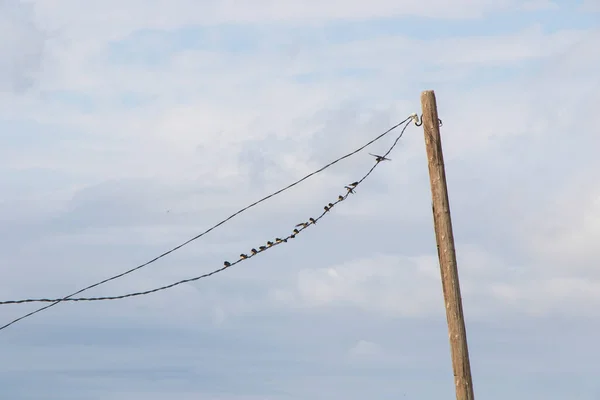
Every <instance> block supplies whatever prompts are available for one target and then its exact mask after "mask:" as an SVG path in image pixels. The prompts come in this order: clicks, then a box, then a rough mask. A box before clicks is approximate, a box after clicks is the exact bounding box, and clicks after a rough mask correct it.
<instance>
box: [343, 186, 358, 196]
mask: <svg viewBox="0 0 600 400" xmlns="http://www.w3.org/2000/svg"><path fill="white" fill-rule="evenodd" d="M344 187H345V188H346V189H347V190H348V193H352V194H354V193H356V191H355V190H354V188H351V187H350V186H344Z"/></svg>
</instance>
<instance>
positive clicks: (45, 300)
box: [0, 114, 416, 330]
mask: <svg viewBox="0 0 600 400" xmlns="http://www.w3.org/2000/svg"><path fill="white" fill-rule="evenodd" d="M411 120H412V121H416V120H415V115H414V114H413V115H410V116H409V117H407V118H406V119H404V120H403V121H402V122H400V123H398V124H396V125H394V126H392V127H391V128H389V129H388V130H386V131H385V132H383V133H382V134H380V135H379V136H377V137H376V138H374V139H372V140H371V141H369V142H368V143H366V144H365V145H363V146H361V147H359V148H358V149H356V150H354V151H352V152H350V153H348V154H346V155H344V156H342V157H340V158H338V159H336V160H334V161H332V162H330V163H329V164H327V165H325V166H324V167H322V168H320V169H318V170H316V171H314V172H312V173H310V174H308V175H306V176H304V177H303V178H301V179H299V180H297V181H295V182H294V183H292V184H290V185H288V186H286V187H284V188H283V189H280V190H278V191H276V192H274V193H272V194H270V195H268V196H265V197H263V198H262V199H260V200H258V201H256V202H254V203H252V204H250V205H248V206H246V207H244V208H242V209H241V210H239V211H237V212H236V213H234V214H232V215H230V216H229V217H227V218H226V219H224V220H222V221H221V222H219V223H218V224H216V225H214V226H213V227H211V228H209V229H207V230H206V231H204V232H203V233H201V234H199V235H196V236H194V237H193V238H191V239H189V240H187V241H186V242H184V243H182V244H180V245H178V246H176V247H174V248H172V249H171V250H169V251H166V252H164V253H162V254H161V255H159V256H157V257H155V258H153V259H152V260H150V261H148V262H146V263H144V264H141V265H139V266H137V267H135V268H132V269H130V270H128V271H125V272H123V273H121V274H118V275H115V276H112V277H110V278H107V279H104V280H102V281H100V282H98V283H95V284H93V285H90V286H87V287H85V288H83V289H81V290H78V291H76V292H74V293H72V294H70V295H68V296H66V297H63V298H61V299H52V300H50V299H26V300H17V301H5V302H0V304H16V303H26V302H51V304H49V305H47V306H44V307H41V308H39V309H37V310H34V311H32V312H30V313H28V314H25V315H23V316H21V317H19V318H17V319H15V320H13V321H11V322H9V323H7V324H5V325H3V326H2V327H0V330H3V329H6V328H8V327H9V326H11V325H13V324H14V323H16V322H19V321H21V320H23V319H25V318H28V317H30V316H32V315H34V314H37V313H38V312H41V311H44V310H46V309H48V308H50V307H53V306H55V305H57V304H58V303H60V302H63V301H94V300H116V299H121V298H127V297H133V296H141V295H145V294H150V293H154V292H158V291H161V290H165V289H169V288H172V287H174V286H177V285H181V284H183V283H187V282H192V281H196V280H199V279H202V278H206V277H209V276H211V275H214V274H216V273H219V272H221V271H223V270H225V269H227V268H229V267H230V266H232V265H235V264H237V263H239V262H241V261H243V260H244V259H247V258H250V257H249V256H248V257H246V258H240V259H239V260H238V261H236V262H234V263H228V262H226V264H225V266H224V267H222V268H219V269H217V270H215V271H212V272H210V273H208V274H204V275H201V276H199V277H195V278H191V279H185V280H183V281H179V282H175V283H173V284H170V285H167V286H163V287H160V288H156V289H152V290H149V291H146V292H137V293H130V294H127V295H123V296H114V297H110V298H109V297H104V298H80V299H72V297H73V296H76V295H78V294H79V293H82V292H84V291H86V290H89V289H92V288H94V287H97V286H100V285H102V284H104V283H107V282H109V281H112V280H115V279H118V278H120V277H123V276H125V275H127V274H130V273H132V272H134V271H136V270H138V269H141V268H143V267H145V266H147V265H149V264H151V263H153V262H155V261H157V260H159V259H160V258H162V257H164V256H166V255H168V254H170V253H172V252H174V251H176V250H178V249H180V248H182V247H183V246H185V245H187V244H189V243H191V242H192V241H194V240H197V239H199V238H200V237H202V236H204V235H206V234H207V233H209V232H210V231H212V230H213V229H215V228H217V227H219V226H220V225H223V224H224V223H225V222H227V221H229V220H230V219H232V218H234V217H235V216H237V215H239V214H241V213H242V212H244V211H246V210H248V209H249V208H251V207H254V206H256V205H257V204H259V203H262V202H263V201H266V200H268V199H269V198H271V197H273V196H276V195H278V194H280V193H282V192H284V191H286V190H288V189H290V188H292V187H293V186H296V185H298V184H299V183H301V182H303V181H304V180H306V179H308V178H310V177H311V176H313V175H315V174H318V173H320V172H322V171H324V170H325V169H327V168H329V167H331V166H332V165H334V164H336V163H338V162H340V161H342V160H344V159H346V158H348V157H351V156H352V155H354V154H356V153H358V152H359V151H361V150H363V149H364V148H366V147H367V146H369V145H371V144H373V143H374V142H376V141H377V140H379V139H381V138H383V137H384V136H385V135H387V134H388V133H390V132H391V131H393V130H394V129H396V128H398V127H399V126H401V125H403V124H404V127H403V128H402V131H401V133H400V135H399V136H398V137H397V138H396V140H395V141H394V143H393V144H392V146H391V147H390V149H389V150H388V151H387V152H386V153H385V156H387V155H388V154H389V153H390V152H391V151H392V150H393V148H394V147H395V146H396V144H397V143H398V141H399V140H400V138H401V137H402V135H403V134H404V131H405V130H406V128H407V127H408V125H409V122H410V121H411ZM385 156H384V157H385ZM379 162H380V160H377V161H376V163H375V165H373V167H372V168H371V169H370V170H369V171H368V172H367V174H365V176H363V177H362V178H361V179H360V180H359V181H357V182H354V183H352V184H351V187H348V186H347V187H346V188H347V189H348V193H346V195H345V196H340V198H342V200H344V199H345V198H346V197H347V196H348V195H349V194H351V193H353V188H354V187H356V186H358V185H359V184H360V183H361V182H362V181H364V180H365V179H366V178H367V177H368V176H369V175H370V174H371V173H372V172H373V170H374V169H375V168H376V167H377V165H378V164H379ZM340 198H338V200H337V201H336V202H339V201H342V200H340ZM333 204H335V203H333ZM327 212H328V210H327V209H326V211H325V212H323V213H322V214H321V215H320V216H319V217H318V218H317V219H313V220H312V221H311V223H312V224H314V223H316V221H317V220H318V219H321V218H322V217H323V216H324V215H325V214H326V213H327ZM308 226H310V224H308V225H305V226H303V227H302V228H301V229H302V230H304V229H306V228H307V227H308ZM297 231H298V232H300V230H297ZM292 237H293V236H288V237H286V241H287V240H288V239H289V238H292ZM282 242H283V240H282ZM278 244H279V243H278ZM267 248H269V247H267ZM263 251H264V250H263ZM257 254H258V252H257Z"/></svg>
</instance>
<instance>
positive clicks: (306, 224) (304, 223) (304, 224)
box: [296, 222, 308, 228]
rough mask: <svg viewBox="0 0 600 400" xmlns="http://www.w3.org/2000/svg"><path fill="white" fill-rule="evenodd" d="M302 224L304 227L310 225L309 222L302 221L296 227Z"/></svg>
mask: <svg viewBox="0 0 600 400" xmlns="http://www.w3.org/2000/svg"><path fill="white" fill-rule="evenodd" d="M300 226H301V227H303V228H306V227H307V226H308V223H306V222H300V223H299V224H297V225H296V228H298V227H300Z"/></svg>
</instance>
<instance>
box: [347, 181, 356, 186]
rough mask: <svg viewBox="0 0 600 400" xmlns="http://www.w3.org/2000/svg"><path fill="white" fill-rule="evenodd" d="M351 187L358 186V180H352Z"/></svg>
mask: <svg viewBox="0 0 600 400" xmlns="http://www.w3.org/2000/svg"><path fill="white" fill-rule="evenodd" d="M348 186H350V187H357V186H358V182H352V183H351V184H350V185H348Z"/></svg>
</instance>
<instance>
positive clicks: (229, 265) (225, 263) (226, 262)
mask: <svg viewBox="0 0 600 400" xmlns="http://www.w3.org/2000/svg"><path fill="white" fill-rule="evenodd" d="M223 265H224V266H226V267H231V263H230V262H229V261H225V262H224V263H223Z"/></svg>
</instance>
